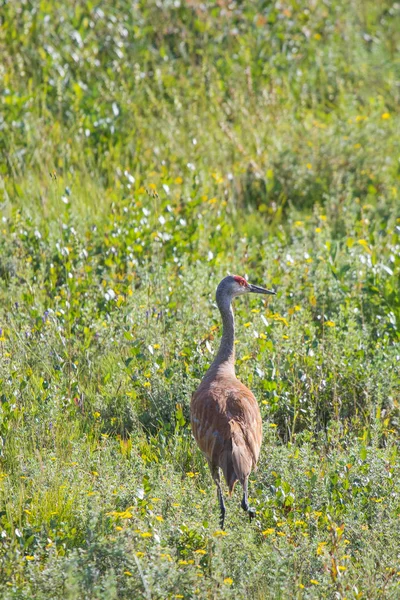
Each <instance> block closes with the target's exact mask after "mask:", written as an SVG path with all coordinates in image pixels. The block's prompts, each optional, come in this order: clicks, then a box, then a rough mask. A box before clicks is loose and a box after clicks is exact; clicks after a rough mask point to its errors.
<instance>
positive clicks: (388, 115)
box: [381, 112, 390, 120]
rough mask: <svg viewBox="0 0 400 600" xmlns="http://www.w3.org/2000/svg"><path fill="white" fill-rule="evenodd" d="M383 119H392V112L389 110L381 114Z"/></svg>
mask: <svg viewBox="0 0 400 600" xmlns="http://www.w3.org/2000/svg"><path fill="white" fill-rule="evenodd" d="M381 119H383V120H387V119H390V113H388V112H384V113H383V114H382V115H381Z"/></svg>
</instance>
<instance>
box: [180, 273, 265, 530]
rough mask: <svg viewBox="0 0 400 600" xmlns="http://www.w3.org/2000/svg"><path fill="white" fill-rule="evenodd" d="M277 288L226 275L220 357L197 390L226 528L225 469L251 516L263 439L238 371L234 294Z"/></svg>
mask: <svg viewBox="0 0 400 600" xmlns="http://www.w3.org/2000/svg"><path fill="white" fill-rule="evenodd" d="M247 292H253V293H259V294H274V293H275V292H272V291H269V290H266V289H264V288H260V287H258V286H254V285H251V284H249V283H247V281H246V280H245V279H244V278H243V277H238V276H231V275H230V276H228V277H225V278H224V279H223V280H222V281H221V283H220V284H219V286H218V288H217V305H218V308H219V310H220V313H221V317H222V322H223V334H222V339H221V344H220V348H219V351H218V353H217V356H216V357H215V359H214V361H213V363H212V364H211V366H210V368H209V369H208V371H207V373H206V374H205V376H204V378H203V380H202V381H201V383H200V385H199V387H198V389H197V390H196V392H195V393H194V394H193V397H192V402H191V407H190V415H191V423H192V431H193V435H194V437H195V439H196V441H197V443H198V445H199V447H200V450H201V451H202V452H203V454H204V455H205V456H206V458H207V461H208V464H209V467H210V470H211V475H212V477H213V480H214V482H215V483H216V485H217V491H218V500H219V505H220V511H221V517H220V523H221V527H223V526H224V519H225V505H224V500H223V496H222V490H221V482H220V473H219V470H220V469H221V470H222V472H223V475H224V478H225V481H226V483H227V485H228V488H229V493H232V491H233V488H234V486H235V483H236V482H237V481H239V482H240V483H241V485H242V486H243V500H242V508H243V509H244V510H245V511H248V512H249V514H250V517H251V516H252V515H253V511H251V509H249V506H248V499H247V486H248V478H249V475H250V473H251V471H252V469H254V468H255V467H256V465H257V461H258V457H259V454H260V448H261V442H262V421H261V414H260V409H259V407H258V404H257V401H256V399H255V397H254V396H253V394H252V392H251V391H250V390H249V389H248V388H247V387H246V386H245V385H243V383H241V382H240V381H239V380H238V379H237V378H236V375H235V345H234V343H235V323H234V317H233V310H232V299H233V298H234V297H235V296H238V295H241V294H244V293H247Z"/></svg>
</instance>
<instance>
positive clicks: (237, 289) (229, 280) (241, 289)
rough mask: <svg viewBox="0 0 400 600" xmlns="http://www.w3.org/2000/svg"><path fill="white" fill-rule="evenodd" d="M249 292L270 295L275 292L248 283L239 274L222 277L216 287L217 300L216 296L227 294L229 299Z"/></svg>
mask: <svg viewBox="0 0 400 600" xmlns="http://www.w3.org/2000/svg"><path fill="white" fill-rule="evenodd" d="M249 292H252V293H253V294H272V295H275V293H276V292H274V291H273V290H266V289H265V288H263V287H260V286H259V285H253V284H252V283H248V281H246V279H245V278H244V277H240V276H239V275H228V276H227V277H224V279H222V281H221V282H220V284H219V286H218V288H217V301H218V298H220V299H222V297H223V296H225V297H226V296H227V297H229V298H230V299H231V298H235V297H236V296H240V295H242V294H248V293H249Z"/></svg>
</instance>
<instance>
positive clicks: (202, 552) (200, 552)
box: [194, 549, 207, 554]
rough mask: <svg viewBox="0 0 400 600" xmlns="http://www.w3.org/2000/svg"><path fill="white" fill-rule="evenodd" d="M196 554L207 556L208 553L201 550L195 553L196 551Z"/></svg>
mask: <svg viewBox="0 0 400 600" xmlns="http://www.w3.org/2000/svg"><path fill="white" fill-rule="evenodd" d="M194 553H195V554H207V552H206V551H205V550H202V549H200V550H195V551H194Z"/></svg>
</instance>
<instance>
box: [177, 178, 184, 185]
mask: <svg viewBox="0 0 400 600" xmlns="http://www.w3.org/2000/svg"><path fill="white" fill-rule="evenodd" d="M175 183H176V184H177V185H180V184H181V183H183V179H182V177H176V179H175Z"/></svg>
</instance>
